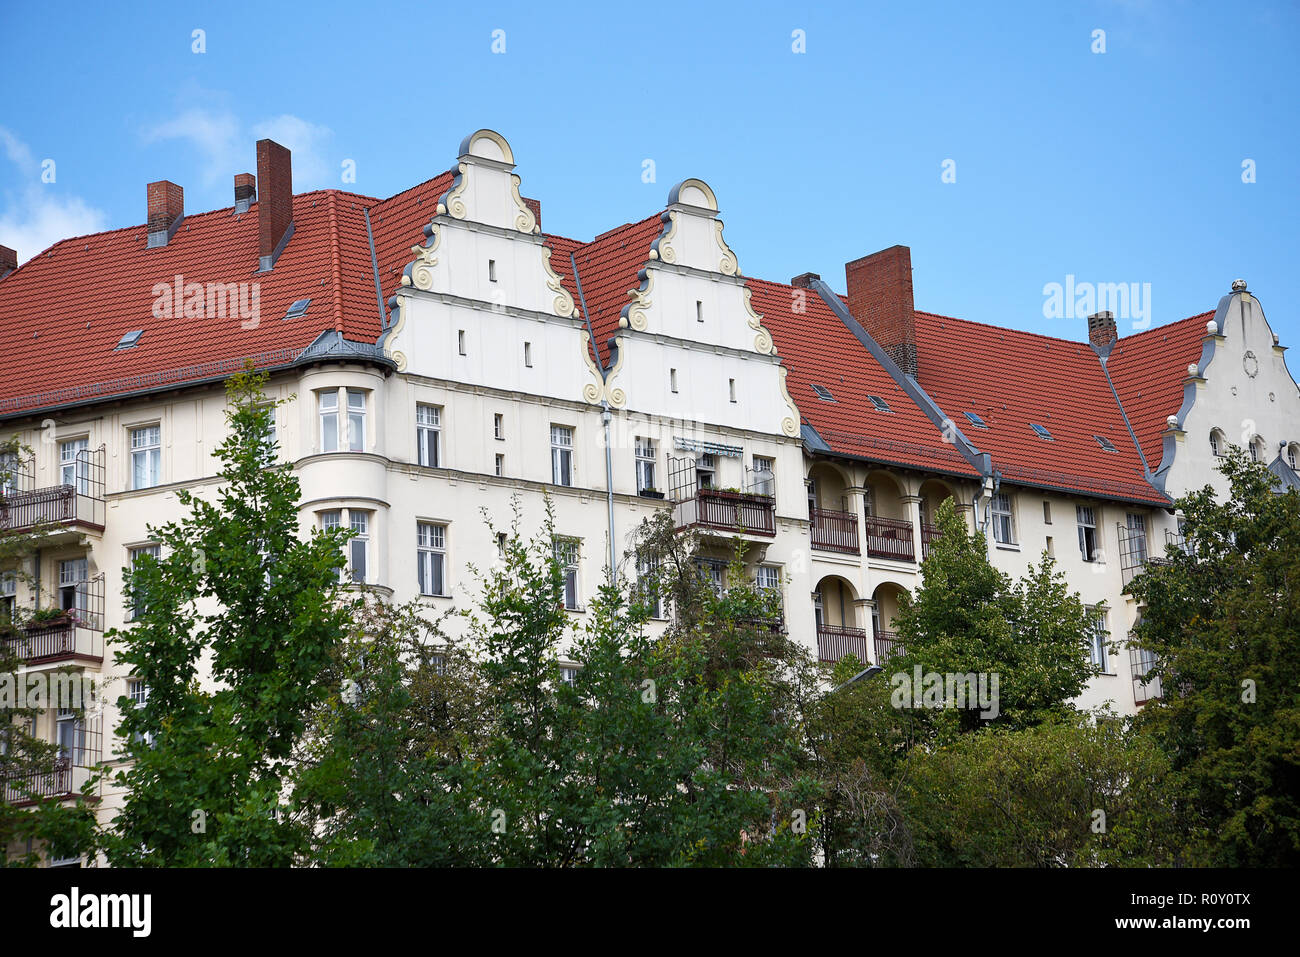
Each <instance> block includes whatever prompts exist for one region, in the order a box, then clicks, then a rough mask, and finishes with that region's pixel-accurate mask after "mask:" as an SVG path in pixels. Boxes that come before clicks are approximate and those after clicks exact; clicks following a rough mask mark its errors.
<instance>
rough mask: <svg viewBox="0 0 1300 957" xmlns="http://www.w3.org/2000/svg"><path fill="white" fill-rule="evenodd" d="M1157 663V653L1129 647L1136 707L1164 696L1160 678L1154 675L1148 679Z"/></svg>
mask: <svg viewBox="0 0 1300 957" xmlns="http://www.w3.org/2000/svg"><path fill="white" fill-rule="evenodd" d="M1156 661H1157V659H1156V655H1155V652H1153V651H1147V650H1146V649H1144V648H1134V647H1133V646H1132V645H1130V646H1129V649H1128V665H1129V671H1130V673H1131V674H1132V676H1133V703H1134V704H1136V705H1143V704H1146V703H1147V702H1148V701H1152V700H1154V699H1156V698H1160V697H1163V696H1164V689H1163V688H1162V687H1161V685H1160V678H1159V676H1157V675H1152V676H1151V677H1150V678H1149V679H1148V678H1147V674H1148V673H1149V672H1150V671H1151V669H1152V668H1154V667H1155V666H1156Z"/></svg>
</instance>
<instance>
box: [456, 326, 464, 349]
mask: <svg viewBox="0 0 1300 957" xmlns="http://www.w3.org/2000/svg"><path fill="white" fill-rule="evenodd" d="M456 351H457V352H459V353H460V354H461V355H465V330H464V329H457V330H456Z"/></svg>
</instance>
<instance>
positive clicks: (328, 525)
mask: <svg viewBox="0 0 1300 957" xmlns="http://www.w3.org/2000/svg"><path fill="white" fill-rule="evenodd" d="M342 524H343V513H342V512H341V511H339V510H338V509H334V510H333V511H329V512H321V513H320V527H321V531H322V532H332V531H335V530H337V529H338V528H340V527H341V526H342ZM345 557H346V556H345ZM344 574H345V572H344V570H343V569H340V570H339V581H343V577H344Z"/></svg>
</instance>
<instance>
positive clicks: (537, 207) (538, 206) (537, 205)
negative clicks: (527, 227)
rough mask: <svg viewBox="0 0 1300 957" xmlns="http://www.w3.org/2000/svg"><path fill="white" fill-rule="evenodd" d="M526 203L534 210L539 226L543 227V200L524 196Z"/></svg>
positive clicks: (534, 217)
mask: <svg viewBox="0 0 1300 957" xmlns="http://www.w3.org/2000/svg"><path fill="white" fill-rule="evenodd" d="M524 205H525V206H527V207H528V208H529V209H531V210H532V211H533V219H535V220H536V221H537V228H538V229H541V227H542V201H541V200H540V199H529V198H528V197H527V196H525V197H524Z"/></svg>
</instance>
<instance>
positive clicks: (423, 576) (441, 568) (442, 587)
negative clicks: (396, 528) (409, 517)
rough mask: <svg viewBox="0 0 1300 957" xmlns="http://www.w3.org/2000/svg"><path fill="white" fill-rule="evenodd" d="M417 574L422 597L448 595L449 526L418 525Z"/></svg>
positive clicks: (427, 523) (425, 523) (424, 523)
mask: <svg viewBox="0 0 1300 957" xmlns="http://www.w3.org/2000/svg"><path fill="white" fill-rule="evenodd" d="M415 558H416V573H417V576H418V579H419V583H420V594H421V595H446V594H447V589H446V584H447V581H446V573H447V526H446V525H434V524H432V523H430V522H420V523H418V524H417V525H416V555H415Z"/></svg>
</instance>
